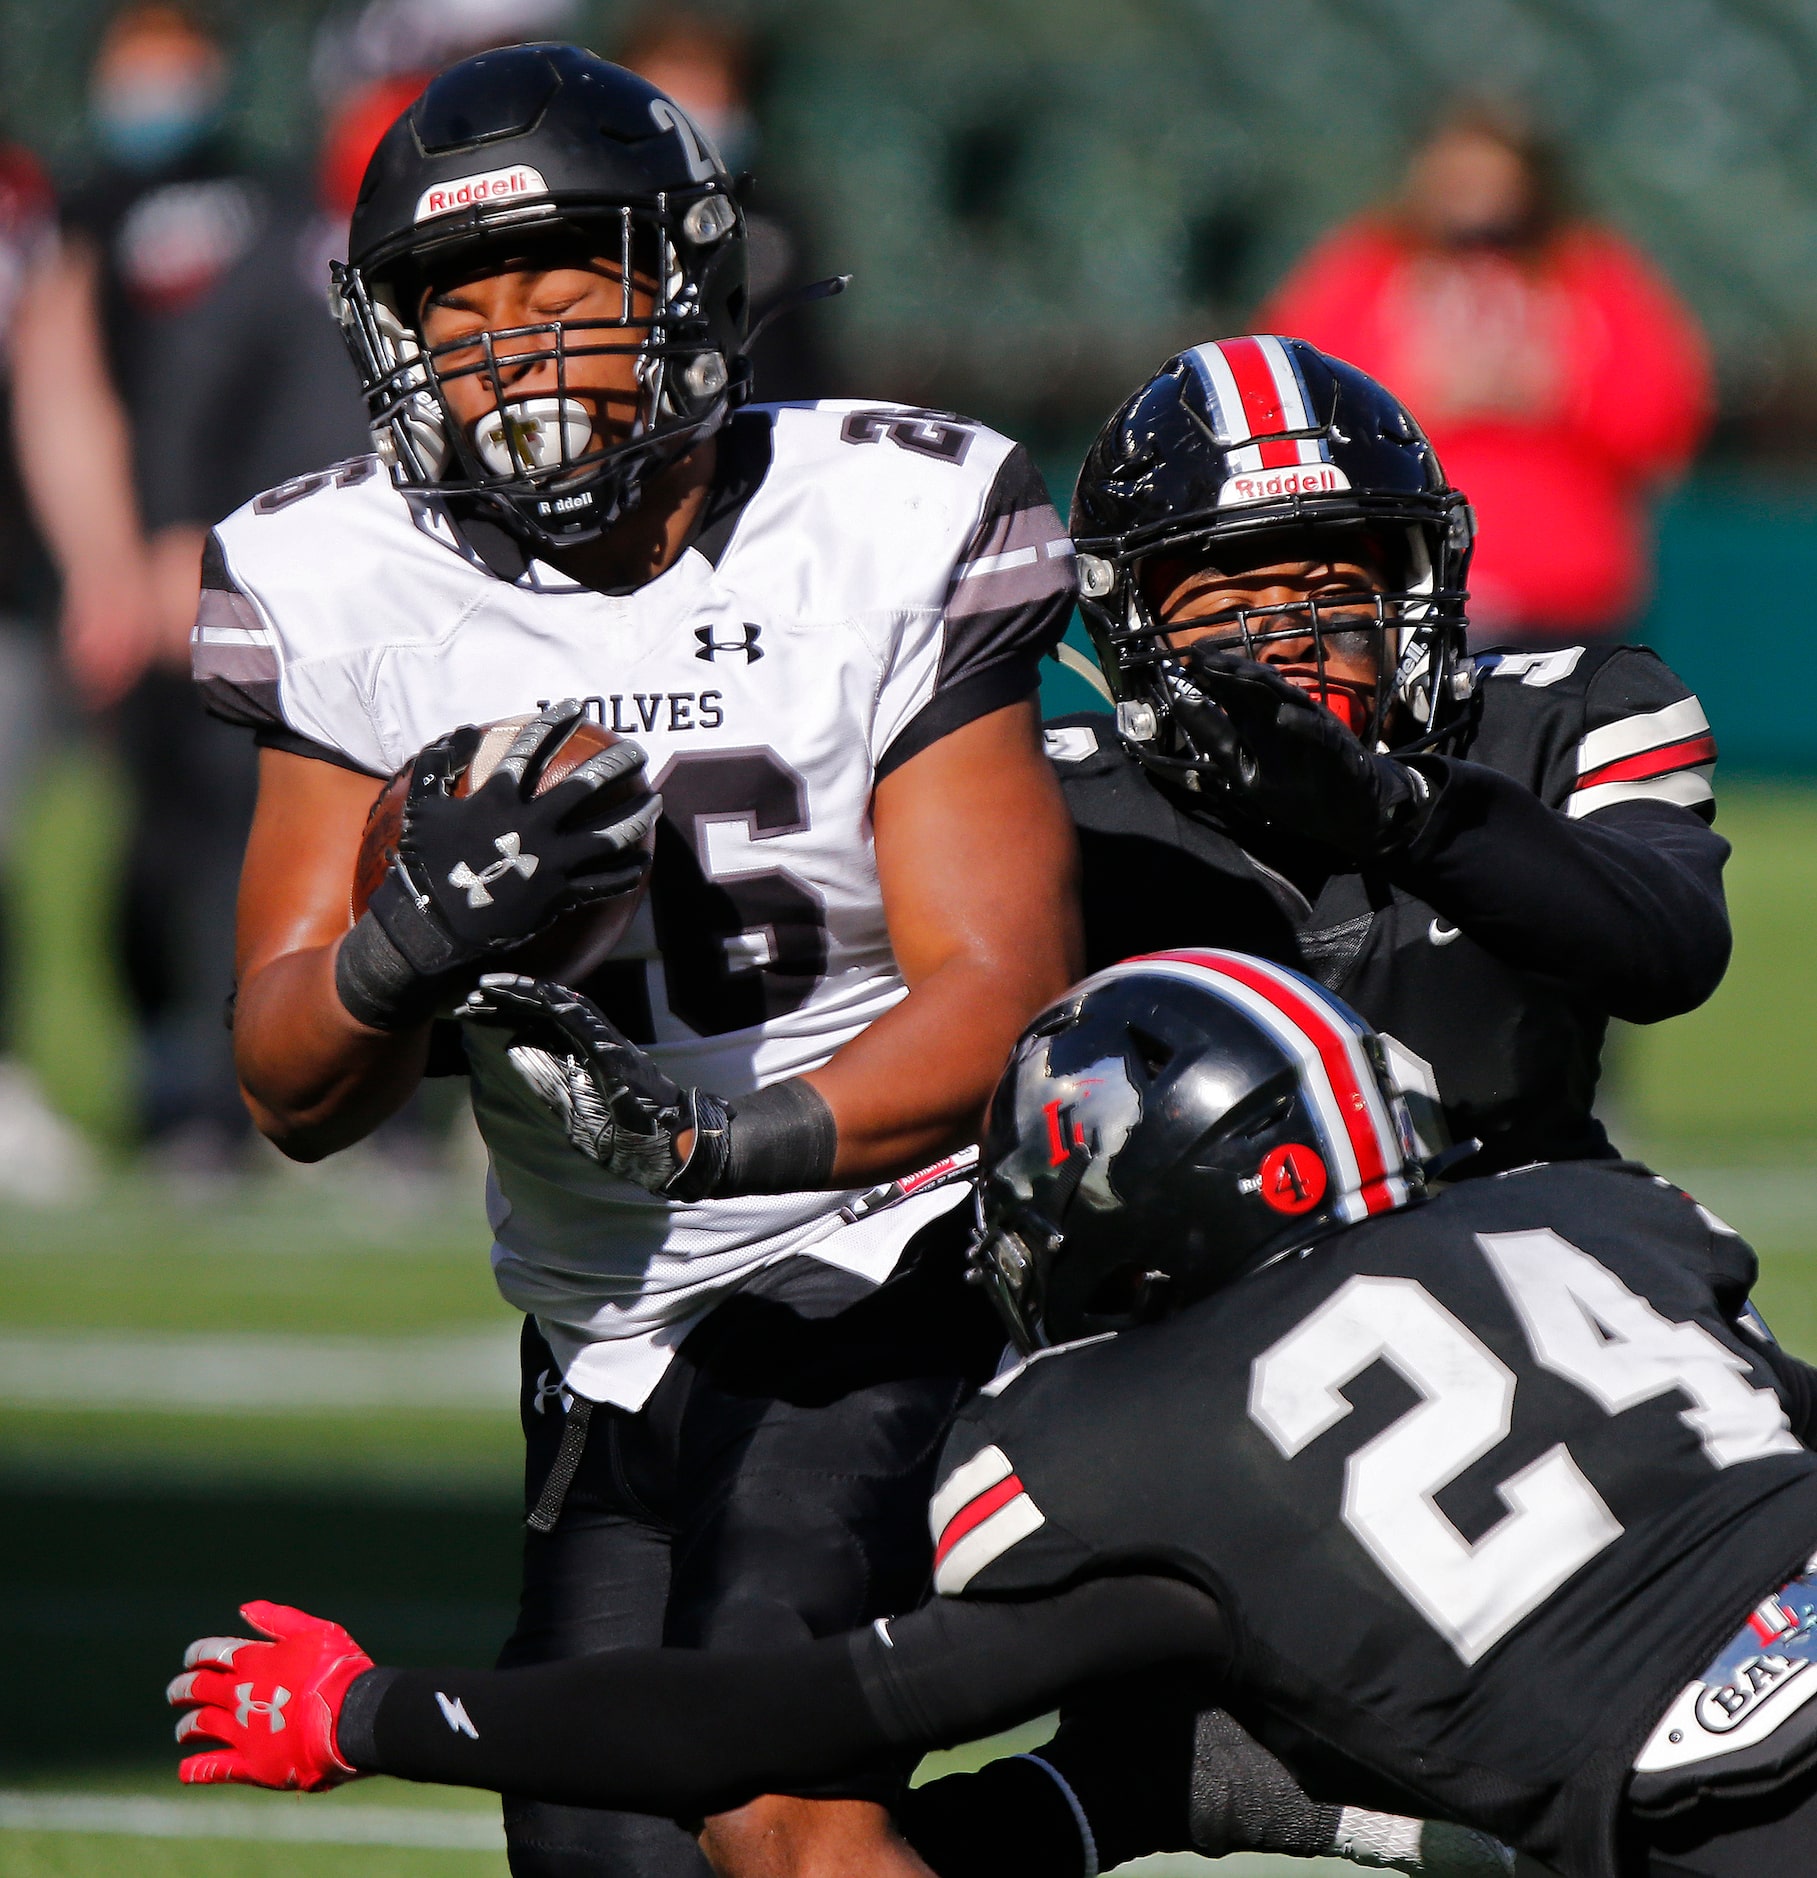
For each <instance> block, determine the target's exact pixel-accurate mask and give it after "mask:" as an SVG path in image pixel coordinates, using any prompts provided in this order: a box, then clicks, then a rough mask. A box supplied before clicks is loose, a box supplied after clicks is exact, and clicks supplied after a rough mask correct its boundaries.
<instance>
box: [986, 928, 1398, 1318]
mask: <svg viewBox="0 0 1817 1878" xmlns="http://www.w3.org/2000/svg"><path fill="white" fill-rule="evenodd" d="M1424 1191H1425V1187H1424V1177H1423V1174H1422V1172H1421V1168H1420V1163H1419V1161H1418V1159H1417V1158H1416V1154H1415V1148H1414V1137H1413V1128H1412V1124H1411V1122H1410V1121H1409V1119H1408V1115H1407V1109H1406V1105H1405V1103H1404V1102H1403V1101H1402V1100H1401V1098H1400V1096H1399V1095H1398V1094H1396V1093H1395V1091H1394V1087H1393V1084H1392V1082H1391V1080H1390V1077H1389V1074H1388V1069H1387V1060H1386V1058H1385V1056H1384V1054H1383V1051H1382V1046H1381V1043H1380V1041H1379V1040H1378V1039H1377V1037H1376V1035H1375V1033H1374V1032H1373V1031H1372V1030H1370V1028H1369V1026H1368V1025H1367V1024H1365V1023H1364V1022H1363V1020H1362V1019H1361V1018H1360V1017H1358V1016H1357V1014H1356V1013H1355V1012H1354V1011H1353V1010H1351V1009H1350V1007H1349V1006H1348V1005H1347V1004H1345V1003H1343V1002H1342V1000H1341V999H1338V998H1334V997H1333V996H1332V995H1331V993H1330V992H1328V991H1326V990H1324V989H1322V988H1321V987H1320V986H1319V985H1316V984H1315V983H1313V981H1312V980H1311V979H1309V978H1305V977H1302V976H1301V975H1300V973H1298V972H1294V971H1289V970H1288V969H1287V968H1286V967H1285V966H1280V965H1273V964H1270V963H1268V962H1267V961H1265V960H1262V959H1257V958H1251V957H1249V956H1248V955H1247V954H1245V953H1241V952H1215V951H1193V952H1160V953H1154V954H1152V955H1150V956H1148V957H1146V958H1138V959H1129V960H1126V961H1124V963H1122V964H1121V965H1113V966H1111V967H1110V969H1109V970H1108V971H1102V972H1099V973H1098V974H1096V976H1094V977H1092V978H1088V979H1086V980H1085V982H1084V983H1083V984H1081V985H1079V986H1077V987H1076V988H1075V989H1074V990H1073V991H1072V992H1070V993H1069V994H1068V995H1067V996H1066V997H1065V998H1064V999H1062V1000H1061V1002H1060V1003H1058V1004H1056V1005H1054V1006H1053V1007H1052V1008H1051V1009H1049V1010H1047V1011H1044V1012H1043V1013H1042V1014H1041V1015H1040V1016H1039V1017H1037V1018H1036V1019H1035V1021H1034V1022H1033V1023H1032V1024H1031V1025H1030V1026H1029V1027H1028V1029H1027V1030H1026V1031H1025V1032H1024V1033H1023V1035H1022V1039H1021V1041H1020V1042H1019V1043H1018V1044H1017V1046H1016V1050H1015V1053H1014V1055H1013V1056H1012V1057H1011V1058H1010V1064H1009V1068H1008V1069H1007V1070H1006V1071H1005V1072H1004V1075H1003V1080H1002V1081H1001V1082H1000V1083H999V1084H998V1086H997V1092H996V1095H995V1097H994V1098H993V1099H992V1103H991V1111H990V1120H989V1123H988V1125H987V1128H986V1132H985V1140H984V1149H983V1157H982V1166H981V1175H980V1181H979V1215H980V1227H979V1234H978V1240H977V1244H976V1247H975V1249H974V1252H973V1255H972V1257H973V1265H974V1269H975V1270H976V1271H977V1272H978V1274H979V1276H980V1278H981V1279H982V1280H983V1282H984V1283H985V1284H986V1286H987V1287H988V1288H989V1290H990V1292H991V1294H992V1297H993V1299H994V1301H995V1303H996V1305H997V1308H998V1310H999V1311H1000V1312H1001V1313H1002V1315H1003V1318H1004V1320H1005V1322H1006V1323H1007V1324H1008V1325H1009V1328H1010V1334H1011V1335H1012V1336H1013V1337H1014V1338H1015V1340H1016V1342H1017V1344H1018V1345H1019V1346H1020V1347H1021V1348H1022V1349H1023V1350H1024V1351H1028V1350H1033V1349H1036V1348H1039V1347H1042V1346H1044V1345H1051V1344H1057V1343H1068V1342H1071V1341H1073V1340H1074V1339H1075V1338H1078V1337H1086V1336H1093V1335H1096V1334H1098V1333H1100V1332H1103V1331H1107V1330H1120V1329H1124V1328H1127V1327H1128V1326H1130V1325H1132V1324H1136V1323H1141V1322H1144V1321H1146V1320H1148V1319H1150V1318H1153V1317H1157V1316H1162V1315H1164V1314H1166V1313H1167V1312H1169V1311H1173V1310H1177V1309H1178V1308H1180V1307H1181V1306H1182V1305H1185V1304H1189V1303H1191V1302H1192V1301H1193V1300H1194V1299H1196V1298H1200V1297H1203V1296H1204V1295H1205V1294H1206V1293H1207V1292H1211V1291H1215V1290H1217V1289H1218V1288H1219V1287H1220V1286H1222V1285H1225V1284H1228V1283H1229V1282H1230V1281H1231V1280H1232V1279H1235V1278H1237V1277H1240V1276H1241V1275H1242V1274H1243V1273H1245V1272H1248V1271H1253V1270H1254V1269H1255V1268H1256V1267H1257V1266H1259V1265H1262V1264H1265V1263H1267V1262H1268V1261H1269V1260H1271V1259H1274V1258H1278V1257H1280V1256H1281V1255H1282V1254H1284V1253H1288V1252H1296V1251H1299V1250H1301V1249H1302V1248H1304V1247H1306V1246H1309V1245H1311V1244H1312V1243H1313V1242H1314V1241H1315V1240H1317V1239H1320V1238H1322V1237H1323V1236H1324V1235H1325V1234H1327V1233H1330V1232H1334V1231H1336V1230H1338V1229H1339V1228H1341V1227H1343V1226H1347V1225H1351V1224H1354V1223H1355V1222H1357V1221H1359V1220H1364V1219H1367V1218H1369V1217H1370V1216H1371V1215H1373V1214H1377V1213H1385V1212H1390V1211H1392V1210H1393V1209H1395V1208H1396V1207H1402V1206H1406V1205H1407V1204H1408V1203H1409V1202H1410V1201H1412V1200H1416V1199H1419V1198H1421V1197H1423V1195H1424Z"/></svg>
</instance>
